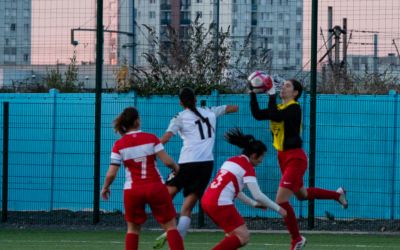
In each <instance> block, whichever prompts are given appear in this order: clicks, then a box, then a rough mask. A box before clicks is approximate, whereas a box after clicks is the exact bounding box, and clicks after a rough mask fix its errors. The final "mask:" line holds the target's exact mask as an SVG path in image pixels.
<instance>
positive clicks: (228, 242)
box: [212, 235, 242, 250]
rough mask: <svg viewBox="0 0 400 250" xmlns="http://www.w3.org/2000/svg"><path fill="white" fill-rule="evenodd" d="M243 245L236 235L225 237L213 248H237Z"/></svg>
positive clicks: (233, 249) (232, 249)
mask: <svg viewBox="0 0 400 250" xmlns="http://www.w3.org/2000/svg"><path fill="white" fill-rule="evenodd" d="M241 246H242V243H241V242H240V240H239V238H238V237H237V236H236V235H231V236H228V237H225V238H224V239H223V240H221V241H220V242H219V243H218V244H217V245H215V247H214V248H213V249H212V250H236V249H238V248H239V247H241Z"/></svg>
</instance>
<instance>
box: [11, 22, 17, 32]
mask: <svg viewBox="0 0 400 250" xmlns="http://www.w3.org/2000/svg"><path fill="white" fill-rule="evenodd" d="M10 30H11V31H15V30H16V25H15V23H12V24H11V25H10Z"/></svg>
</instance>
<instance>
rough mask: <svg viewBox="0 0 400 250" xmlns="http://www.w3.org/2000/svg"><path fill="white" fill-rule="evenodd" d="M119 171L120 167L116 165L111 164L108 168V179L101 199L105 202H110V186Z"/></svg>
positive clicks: (102, 190)
mask: <svg viewBox="0 0 400 250" xmlns="http://www.w3.org/2000/svg"><path fill="white" fill-rule="evenodd" d="M118 169H119V165H115V164H110V166H109V167H108V170H107V174H106V179H105V181H104V184H103V188H102V189H101V197H103V199H104V200H108V198H109V197H110V186H111V184H112V183H113V182H114V180H115V177H116V176H117V172H118Z"/></svg>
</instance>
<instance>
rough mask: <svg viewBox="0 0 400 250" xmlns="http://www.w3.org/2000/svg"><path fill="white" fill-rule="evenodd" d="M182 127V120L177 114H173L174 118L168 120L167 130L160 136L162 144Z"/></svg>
mask: <svg viewBox="0 0 400 250" xmlns="http://www.w3.org/2000/svg"><path fill="white" fill-rule="evenodd" d="M181 128H182V121H181V119H180V117H179V115H175V116H174V118H172V119H171V121H170V122H169V125H168V128H167V131H166V132H165V133H164V135H163V136H162V137H161V138H160V141H161V143H162V144H164V145H165V144H166V143H167V142H169V140H170V139H171V138H172V137H173V136H174V135H176V133H178V131H179V130H180V129H181Z"/></svg>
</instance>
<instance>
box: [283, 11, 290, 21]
mask: <svg viewBox="0 0 400 250" xmlns="http://www.w3.org/2000/svg"><path fill="white" fill-rule="evenodd" d="M283 16H284V19H283V20H284V21H289V20H290V16H289V14H287V13H285V15H283Z"/></svg>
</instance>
